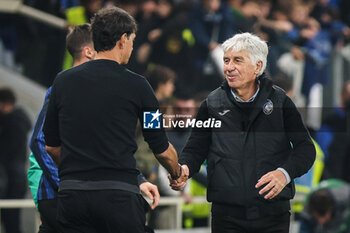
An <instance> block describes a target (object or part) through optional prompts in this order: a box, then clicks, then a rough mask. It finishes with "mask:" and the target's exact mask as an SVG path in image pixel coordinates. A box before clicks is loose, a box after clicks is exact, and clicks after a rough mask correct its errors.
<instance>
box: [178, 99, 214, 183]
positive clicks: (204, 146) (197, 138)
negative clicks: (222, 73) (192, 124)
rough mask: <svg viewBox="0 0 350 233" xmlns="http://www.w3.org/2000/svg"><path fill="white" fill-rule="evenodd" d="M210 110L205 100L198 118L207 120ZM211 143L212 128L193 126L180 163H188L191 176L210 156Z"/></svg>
mask: <svg viewBox="0 0 350 233" xmlns="http://www.w3.org/2000/svg"><path fill="white" fill-rule="evenodd" d="M208 118H209V112H208V107H207V101H206V100H205V101H203V102H202V104H201V106H200V107H199V110H198V113H197V116H196V120H203V121H204V120H207V119H208ZM210 144H211V130H210V129H205V128H193V129H192V132H191V136H190V138H189V139H188V141H187V143H186V146H185V148H184V149H183V151H182V153H181V155H180V158H179V163H180V164H186V165H187V166H188V168H189V170H190V177H192V176H193V175H194V173H197V172H198V171H199V169H200V167H201V165H202V163H203V162H204V160H205V159H206V158H207V156H208V152H209V147H210Z"/></svg>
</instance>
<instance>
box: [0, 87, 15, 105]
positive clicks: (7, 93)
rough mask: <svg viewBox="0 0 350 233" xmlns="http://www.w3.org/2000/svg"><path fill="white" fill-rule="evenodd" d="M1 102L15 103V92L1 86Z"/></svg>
mask: <svg viewBox="0 0 350 233" xmlns="http://www.w3.org/2000/svg"><path fill="white" fill-rule="evenodd" d="M0 103H7V104H13V105H14V104H15V103H16V96H15V93H14V92H13V91H12V90H11V89H10V88H7V87H3V88H0Z"/></svg>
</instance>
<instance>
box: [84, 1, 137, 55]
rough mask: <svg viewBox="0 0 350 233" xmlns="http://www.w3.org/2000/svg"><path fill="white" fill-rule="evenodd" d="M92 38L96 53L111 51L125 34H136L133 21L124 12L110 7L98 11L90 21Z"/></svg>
mask: <svg viewBox="0 0 350 233" xmlns="http://www.w3.org/2000/svg"><path fill="white" fill-rule="evenodd" d="M91 22H92V23H91V27H92V38H93V41H94V47H95V50H96V51H97V52H100V51H108V50H112V49H113V48H114V46H115V44H116V43H117V41H118V40H120V37H121V36H122V35H123V34H124V33H126V34H127V35H128V37H129V36H130V35H131V34H132V33H136V30H137V25H136V22H135V19H134V18H133V17H132V16H131V15H130V14H129V13H127V12H126V11H124V10H122V9H120V8H118V7H112V8H108V9H102V10H100V11H99V12H98V13H97V14H95V16H94V17H93V18H92V20H91Z"/></svg>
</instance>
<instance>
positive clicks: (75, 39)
mask: <svg viewBox="0 0 350 233" xmlns="http://www.w3.org/2000/svg"><path fill="white" fill-rule="evenodd" d="M88 44H92V33H91V25H90V24H88V23H85V24H81V25H78V26H75V27H74V28H73V29H72V30H71V31H70V32H69V33H68V35H67V37H66V47H67V50H68V52H69V53H70V55H72V57H73V59H74V60H79V59H80V58H81V51H82V49H83V47H84V46H86V45H88Z"/></svg>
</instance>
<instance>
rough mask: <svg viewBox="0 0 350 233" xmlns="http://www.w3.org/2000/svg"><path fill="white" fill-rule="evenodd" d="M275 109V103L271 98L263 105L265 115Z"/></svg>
mask: <svg viewBox="0 0 350 233" xmlns="http://www.w3.org/2000/svg"><path fill="white" fill-rule="evenodd" d="M272 111H273V103H272V101H271V100H270V99H267V101H266V103H265V104H264V106H263V112H264V113H265V115H270V114H271V113H272Z"/></svg>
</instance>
